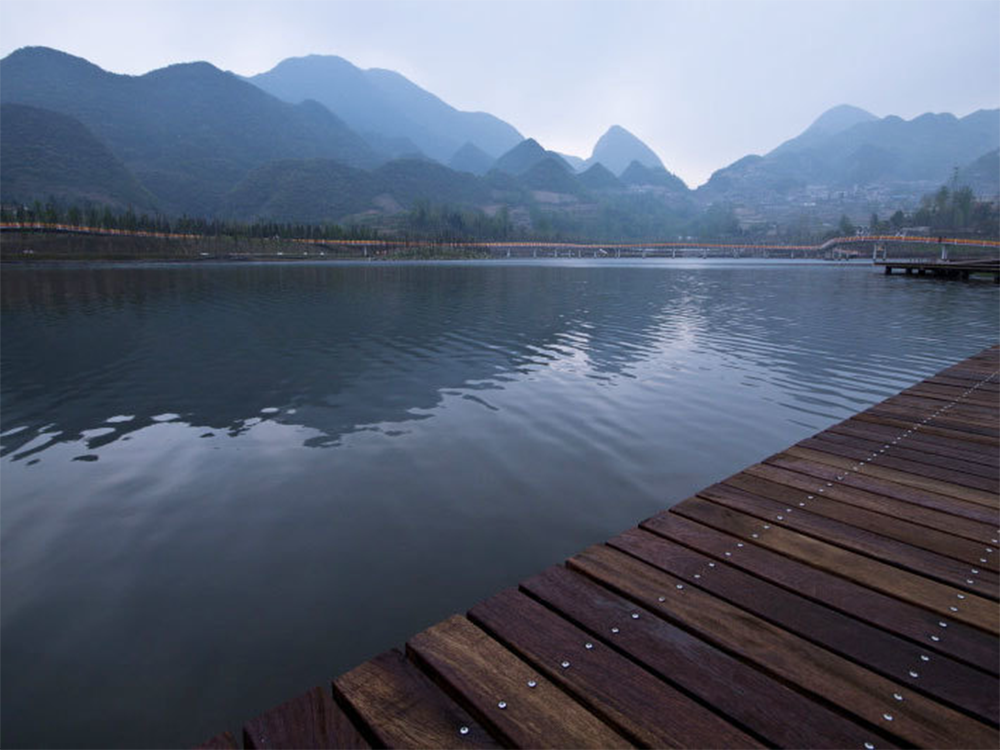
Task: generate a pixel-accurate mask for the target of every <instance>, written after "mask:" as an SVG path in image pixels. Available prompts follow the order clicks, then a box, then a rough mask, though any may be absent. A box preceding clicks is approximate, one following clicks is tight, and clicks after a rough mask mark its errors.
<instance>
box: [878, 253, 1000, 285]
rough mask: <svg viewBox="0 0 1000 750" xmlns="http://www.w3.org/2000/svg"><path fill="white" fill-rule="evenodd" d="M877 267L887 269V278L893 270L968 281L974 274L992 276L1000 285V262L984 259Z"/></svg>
mask: <svg viewBox="0 0 1000 750" xmlns="http://www.w3.org/2000/svg"><path fill="white" fill-rule="evenodd" d="M875 265H876V266H881V267H882V268H884V269H885V274H886V276H889V275H891V274H892V272H893V270H899V271H903V272H905V273H906V274H907V275H908V276H911V275H913V274H914V273H915V274H917V275H918V276H924V275H926V274H930V275H932V276H936V277H938V278H944V279H961V280H962V281H968V280H969V277H970V276H971V275H972V274H992V275H993V281H994V282H995V283H1000V260H997V259H996V258H992V259H991V258H983V259H978V260H937V259H934V258H931V259H929V260H913V259H910V260H885V259H884V260H876V261H875Z"/></svg>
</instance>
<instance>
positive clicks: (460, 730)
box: [458, 727, 469, 734]
mask: <svg viewBox="0 0 1000 750" xmlns="http://www.w3.org/2000/svg"><path fill="white" fill-rule="evenodd" d="M458 733H459V734H468V733H469V728H468V727H459V728H458Z"/></svg>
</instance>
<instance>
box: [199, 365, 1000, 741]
mask: <svg viewBox="0 0 1000 750" xmlns="http://www.w3.org/2000/svg"><path fill="white" fill-rule="evenodd" d="M998 371H1000V348H998V347H992V348H990V349H987V350H985V351H984V352H982V353H980V354H978V355H976V356H973V357H971V358H969V359H967V360H965V361H963V362H961V363H960V364H957V365H955V366H953V367H949V368H948V369H946V370H943V371H942V372H940V373H938V374H937V375H935V376H933V377H930V378H928V379H927V380H924V381H923V382H921V383H919V384H918V385H915V386H913V387H912V388H907V389H906V390H904V391H902V392H901V393H899V394H898V395H896V396H893V397H891V398H888V399H886V400H885V401H883V402H882V403H880V404H877V405H876V406H873V407H871V408H870V409H867V410H866V411H864V412H862V413H860V414H857V415H856V416H854V417H851V418H850V419H847V420H845V421H843V422H841V423H840V424H837V425H835V426H833V427H831V428H829V429H827V430H824V431H823V432H821V433H819V434H817V435H815V436H813V437H811V438H808V439H806V440H803V441H802V442H800V443H798V444H796V445H794V446H792V447H790V448H788V449H787V450H785V451H783V452H781V453H778V454H776V455H774V456H771V457H770V458H767V459H766V460H764V461H762V462H761V463H759V464H756V465H754V466H751V467H749V468H747V469H744V470H743V471H741V472H739V473H738V474H734V475H733V476H731V477H729V478H728V479H725V480H724V481H722V482H719V483H718V484H715V485H712V486H711V487H707V488H706V489H704V490H702V491H701V492H699V493H698V494H697V495H696V496H694V497H692V498H690V499H688V500H685V501H684V502H681V503H679V504H677V505H675V506H673V507H672V508H670V509H669V510H667V511H664V512H662V513H659V514H657V515H655V516H653V517H652V518H650V519H648V520H646V521H644V522H643V523H641V524H640V525H639V526H638V527H636V528H633V529H630V530H628V531H626V532H625V533H623V534H621V535H619V536H616V537H614V538H613V539H610V540H609V541H608V542H607V543H605V544H601V545H597V546H594V547H591V548H589V549H586V550H584V551H583V552H581V553H580V554H578V555H576V556H575V557H573V558H571V559H569V560H567V561H566V562H565V564H563V565H558V566H555V567H552V568H550V569H548V570H545V571H543V572H542V573H540V574H539V575H537V576H535V577H533V578H529V579H528V580H526V581H523V582H522V583H521V584H520V586H518V587H517V588H512V589H509V590H506V591H502V592H501V593H499V594H497V595H496V596H494V597H492V598H491V599H488V600H486V601H484V602H482V603H480V604H477V605H476V606H475V607H473V608H472V609H471V610H470V611H469V612H468V613H467V614H466V615H464V616H462V615H456V616H453V617H451V618H449V619H447V620H445V621H444V622H441V623H439V624H437V625H435V626H433V627H431V628H429V629H427V630H425V631H424V632H422V633H420V634H418V635H415V636H414V637H413V638H411V639H410V640H409V641H408V642H407V644H406V647H405V651H404V650H398V649H393V650H390V651H387V652H385V653H383V654H381V655H380V656H377V657H375V658H374V659H371V660H370V661H368V662H365V663H364V664H362V665H360V666H359V667H357V668H356V669H353V670H352V671H350V672H348V673H347V674H344V675H342V676H340V677H338V678H337V679H335V680H334V681H333V683H332V690H331V686H329V685H328V686H323V687H317V688H314V689H313V690H311V691H309V692H307V693H304V694H302V695H300V696H299V697H297V698H295V699H293V700H291V701H289V702H288V703H286V704H284V705H282V706H278V707H277V708H275V709H273V710H271V711H269V712H267V713H265V714H264V715H262V716H260V717H258V718H256V719H254V720H252V721H250V722H248V723H247V724H246V725H245V726H244V727H243V730H242V737H241V740H242V742H243V744H244V746H245V747H248V748H249V747H255V748H262V747H368V746H373V747H467V746H468V747H496V746H519V747H579V748H583V747H601V748H611V747H626V746H646V747H696V748H716V747H762V746H774V747H789V748H799V747H810V748H846V747H852V748H864V749H865V750H873V748H886V747H932V748H945V747H948V748H996V747H998V746H1000V737H998V729H997V727H998V723H1000V694H998V671H1000V670H998V668H1000V646H998V631H1000V605H998V584H1000V566H998V559H1000V554H998V552H997V549H998V544H1000V542H998V529H1000V527H998V524H1000V508H998V478H1000V468H998V466H1000V448H998V446H1000V385H998ZM442 583H443V585H446V584H445V582H442ZM206 746H208V747H237V746H238V745H237V744H236V742H235V739H234V737H233V736H232V735H231V734H230V733H225V734H222V735H219V736H218V737H215V738H213V739H212V740H210V741H209V742H208V743H206Z"/></svg>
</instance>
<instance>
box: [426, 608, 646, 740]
mask: <svg viewBox="0 0 1000 750" xmlns="http://www.w3.org/2000/svg"><path fill="white" fill-rule="evenodd" d="M407 649H408V650H409V651H410V653H411V654H413V656H414V657H415V658H416V659H417V660H418V663H419V664H420V665H421V666H422V667H423V668H425V669H426V670H428V671H429V672H430V673H431V674H432V675H433V676H434V677H435V679H436V680H437V681H438V682H439V683H441V684H442V685H446V686H447V688H448V690H449V691H450V692H451V693H452V695H455V696H460V698H461V701H462V703H463V704H464V705H465V706H466V707H467V708H468V710H469V711H470V712H471V713H472V714H473V715H474V716H475V717H476V718H477V719H478V721H479V722H480V723H481V724H482V725H483V726H485V727H487V729H488V730H489V731H490V733H491V734H493V735H494V736H496V737H499V738H500V739H501V741H502V742H503V743H504V744H507V745H513V746H519V747H558V748H577V747H579V748H582V747H594V748H605V747H631V744H630V743H629V742H628V741H627V740H626V739H625V738H624V737H622V736H621V735H620V734H618V733H617V732H615V731H613V730H612V729H611V727H609V726H608V725H607V724H605V723H604V722H603V721H601V720H600V719H599V718H597V717H596V716H594V715H593V714H592V713H590V712H589V711H587V710H586V709H585V708H584V707H583V706H581V705H580V704H579V703H577V702H576V701H575V700H573V699H572V698H570V697H569V696H568V695H567V694H566V693H564V692H563V691H562V690H560V689H559V688H558V687H557V686H556V685H555V684H554V683H552V682H551V681H550V680H548V679H546V678H545V677H544V676H542V675H541V674H540V673H539V671H538V670H536V669H534V668H532V667H531V666H529V665H528V664H526V663H525V662H523V661H522V660H521V659H519V658H517V657H516V656H515V655H514V654H512V653H511V652H510V651H509V650H507V649H506V648H504V647H503V646H501V645H500V644H499V643H497V642H496V641H495V640H493V639H492V638H490V637H489V636H488V635H486V633H484V632H483V631H482V630H480V629H479V628H477V627H476V626H475V625H473V624H472V623H471V622H469V621H468V620H467V619H466V618H464V617H460V616H457V615H456V616H454V617H450V618H448V619H447V620H445V621H444V622H440V623H438V624H437V625H434V626H433V627H431V628H429V629H427V630H425V631H424V632H422V633H419V634H418V635H416V636H414V637H413V638H411V639H410V641H409V642H408V643H407ZM529 681H533V682H534V683H535V687H529V686H528V682H529Z"/></svg>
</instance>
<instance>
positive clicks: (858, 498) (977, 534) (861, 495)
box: [743, 464, 996, 563]
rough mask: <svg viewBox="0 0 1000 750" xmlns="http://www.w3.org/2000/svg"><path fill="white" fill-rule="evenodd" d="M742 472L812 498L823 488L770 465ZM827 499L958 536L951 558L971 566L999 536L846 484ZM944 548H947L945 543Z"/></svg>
mask: <svg viewBox="0 0 1000 750" xmlns="http://www.w3.org/2000/svg"><path fill="white" fill-rule="evenodd" d="M743 473H744V474H749V475H751V476H755V477H760V478H761V479H766V480H768V481H770V482H774V483H775V484H780V485H784V486H785V487H790V488H792V489H793V490H796V491H797V492H799V493H805V497H806V498H808V496H809V495H813V497H814V498H815V497H816V496H817V495H816V493H815V490H817V489H818V488H819V486H821V484H818V483H817V477H816V476H813V475H808V474H802V473H799V472H797V471H789V470H788V469H782V468H780V467H778V466H774V465H771V464H755V465H753V466H750V467H748V468H747V469H746V470H745V471H744V472H743ZM829 478H830V479H831V480H832V479H835V478H836V476H835V475H834V474H832V473H831V474H830V475H829ZM825 496H826V497H828V498H830V499H831V500H836V501H837V502H838V503H844V504H848V505H853V506H855V507H858V508H864V509H865V510H870V511H872V512H875V513H881V514H883V515H886V516H889V517H891V518H897V519H904V518H905V519H907V522H909V523H913V524H916V525H919V526H920V527H921V528H923V529H927V530H930V531H933V530H935V529H940V532H938V533H943V534H945V535H947V536H948V538H952V537H958V538H960V539H961V540H963V541H964V543H965V544H963V545H958V544H957V543H956V544H954V546H951V547H950V550H951V552H950V554H951V556H952V557H957V558H958V559H960V560H965V561H966V562H969V563H973V562H977V561H978V560H979V559H980V557H981V556H982V555H983V554H985V547H986V546H989V542H990V540H991V539H992V538H994V537H995V536H996V527H994V526H990V525H989V524H985V523H980V522H978V521H971V520H969V519H967V518H963V517H961V516H955V515H952V514H950V513H945V512H943V511H939V510H934V509H932V508H925V507H922V506H920V505H917V504H915V503H910V502H906V501H904V500H897V499H895V498H891V497H886V496H885V495H880V494H877V493H874V492H868V491H867V490H861V489H856V488H854V487H851V486H849V485H845V484H844V483H843V482H838V483H836V484H834V486H833V487H828V488H826V493H825ZM798 500H800V501H801V500H802V497H801V496H800V497H799V498H798ZM932 536H933V534H932ZM942 546H943V547H945V546H947V545H945V544H943V545H942Z"/></svg>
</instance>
